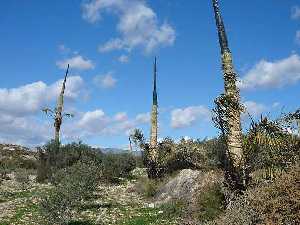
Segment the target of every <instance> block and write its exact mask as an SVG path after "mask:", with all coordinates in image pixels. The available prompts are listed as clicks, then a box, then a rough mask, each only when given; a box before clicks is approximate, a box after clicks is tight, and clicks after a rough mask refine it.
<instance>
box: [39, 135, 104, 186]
mask: <svg viewBox="0 0 300 225" xmlns="http://www.w3.org/2000/svg"><path fill="white" fill-rule="evenodd" d="M78 161H82V162H89V161H91V162H95V163H96V164H100V163H101V161H102V153H101V152H100V151H96V150H95V149H93V148H91V147H90V146H88V145H85V144H82V143H81V142H79V143H71V144H67V145H59V144H58V143H57V142H55V141H51V142H49V143H47V144H46V145H45V146H44V147H43V148H40V149H39V160H38V167H37V168H38V172H37V181H38V182H43V181H45V180H47V179H51V177H52V174H53V173H55V172H56V171H57V170H59V169H62V168H66V167H70V166H72V165H73V164H75V163H77V162H78Z"/></svg>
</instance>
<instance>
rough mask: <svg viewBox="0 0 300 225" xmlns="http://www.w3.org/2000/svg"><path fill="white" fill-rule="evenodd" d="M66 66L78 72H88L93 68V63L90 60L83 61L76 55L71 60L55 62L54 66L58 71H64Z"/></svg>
mask: <svg viewBox="0 0 300 225" xmlns="http://www.w3.org/2000/svg"><path fill="white" fill-rule="evenodd" d="M68 64H69V65H70V68H73V69H78V70H89V69H94V68H95V65H94V63H93V62H92V61H91V60H89V59H84V58H83V57H82V56H81V55H76V56H73V57H71V58H68V59H64V60H61V61H57V62H56V65H57V66H58V67H59V68H60V69H66V68H67V66H68Z"/></svg>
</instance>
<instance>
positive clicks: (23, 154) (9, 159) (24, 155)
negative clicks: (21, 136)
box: [0, 144, 37, 169]
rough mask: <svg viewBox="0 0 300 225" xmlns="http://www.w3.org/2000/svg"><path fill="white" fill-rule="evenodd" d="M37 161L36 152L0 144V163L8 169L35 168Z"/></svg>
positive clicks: (12, 145) (18, 146)
mask: <svg viewBox="0 0 300 225" xmlns="http://www.w3.org/2000/svg"><path fill="white" fill-rule="evenodd" d="M36 161H37V152H34V151H32V150H31V149H29V148H26V147H23V146H20V145H14V144H0V163H4V164H5V165H7V166H9V167H14V166H18V167H24V168H28V169H30V168H35V167H36Z"/></svg>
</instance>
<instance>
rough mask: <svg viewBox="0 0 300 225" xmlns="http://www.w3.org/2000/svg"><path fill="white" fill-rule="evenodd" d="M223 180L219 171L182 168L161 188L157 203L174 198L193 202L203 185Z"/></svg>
mask: <svg viewBox="0 0 300 225" xmlns="http://www.w3.org/2000/svg"><path fill="white" fill-rule="evenodd" d="M222 181H223V179H222V174H221V173H220V172H217V171H209V172H203V171H199V170H191V169H184V170H181V171H180V173H179V174H178V175H177V176H176V177H174V178H171V179H170V180H169V181H168V182H167V183H166V184H165V185H163V186H162V187H160V188H159V190H158V192H157V194H156V196H155V200H156V202H155V204H158V205H159V204H162V203H167V202H171V201H173V200H182V201H185V202H187V203H193V202H195V200H196V197H197V195H198V194H199V193H200V192H201V189H202V188H203V187H205V186H207V185H211V184H213V183H220V182H222Z"/></svg>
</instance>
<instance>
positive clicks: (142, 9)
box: [82, 0, 176, 53]
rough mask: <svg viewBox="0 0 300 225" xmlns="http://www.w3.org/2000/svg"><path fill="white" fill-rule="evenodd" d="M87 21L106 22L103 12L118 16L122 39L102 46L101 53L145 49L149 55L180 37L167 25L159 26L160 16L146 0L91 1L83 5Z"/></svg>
mask: <svg viewBox="0 0 300 225" xmlns="http://www.w3.org/2000/svg"><path fill="white" fill-rule="evenodd" d="M82 9H83V15H82V16H83V18H84V19H85V20H87V21H89V22H91V23H95V22H97V21H99V20H101V19H102V14H103V12H110V13H113V14H115V15H117V16H118V18H119V22H118V24H117V30H118V32H119V33H120V37H117V38H113V39H111V40H109V41H108V42H106V43H105V44H104V45H101V46H100V47H99V51H100V52H108V51H112V50H120V49H125V50H127V51H130V50H132V49H134V48H137V47H141V48H143V49H144V50H145V52H147V53H149V52H151V51H153V50H154V49H156V48H158V47H160V46H171V45H173V43H174V41H175V39H176V34H175V30H174V28H173V27H172V26H171V25H169V24H168V23H167V22H164V23H162V24H159V22H158V19H157V15H156V13H155V12H154V11H153V10H152V9H151V8H150V7H149V6H148V5H147V4H146V2H145V1H142V0H90V1H88V2H86V3H84V4H83V5H82Z"/></svg>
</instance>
